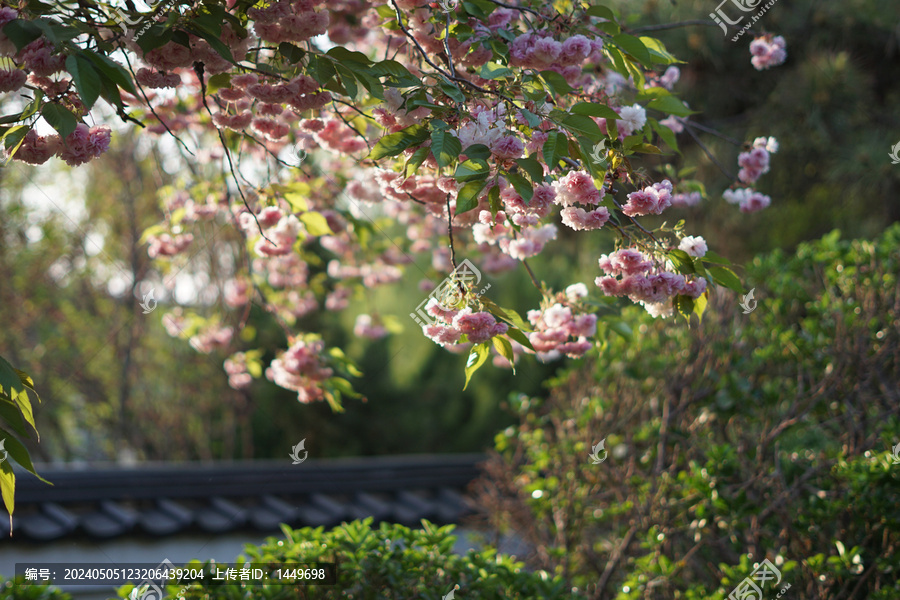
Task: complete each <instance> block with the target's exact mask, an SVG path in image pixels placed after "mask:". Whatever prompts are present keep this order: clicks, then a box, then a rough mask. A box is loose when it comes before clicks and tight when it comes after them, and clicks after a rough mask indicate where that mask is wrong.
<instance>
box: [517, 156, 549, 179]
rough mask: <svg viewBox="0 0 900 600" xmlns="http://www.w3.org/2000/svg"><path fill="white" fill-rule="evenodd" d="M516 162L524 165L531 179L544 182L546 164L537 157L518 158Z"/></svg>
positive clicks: (521, 165)
mask: <svg viewBox="0 0 900 600" xmlns="http://www.w3.org/2000/svg"><path fill="white" fill-rule="evenodd" d="M516 164H517V165H519V166H520V167H522V168H523V169H524V170H525V172H526V173H528V175H529V176H530V177H531V180H532V181H533V182H535V183H543V181H544V165H542V164H541V163H540V162H538V161H537V160H536V159H534V158H531V157H528V158H517V159H516Z"/></svg>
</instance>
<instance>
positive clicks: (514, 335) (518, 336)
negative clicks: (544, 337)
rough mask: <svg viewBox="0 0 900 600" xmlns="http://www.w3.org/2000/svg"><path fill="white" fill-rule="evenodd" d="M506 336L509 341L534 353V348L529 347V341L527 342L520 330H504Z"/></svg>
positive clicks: (526, 337)
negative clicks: (515, 342) (513, 341)
mask: <svg viewBox="0 0 900 600" xmlns="http://www.w3.org/2000/svg"><path fill="white" fill-rule="evenodd" d="M506 335H508V336H509V337H510V339H513V340H515V341H517V342H519V343H520V344H521V345H523V346H525V347H526V348H528V349H529V350H531V351H532V352H533V351H534V346H532V345H531V340H529V339H528V336H526V335H525V334H524V333H522V331H521V330H520V329H517V328H516V327H510V328H509V329H507V330H506Z"/></svg>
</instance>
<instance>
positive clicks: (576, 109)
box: [569, 102, 621, 119]
mask: <svg viewBox="0 0 900 600" xmlns="http://www.w3.org/2000/svg"><path fill="white" fill-rule="evenodd" d="M569 112H570V113H572V114H573V115H585V116H587V117H598V118H603V119H621V117H620V116H619V113H617V112H616V111H614V110H613V109H611V108H610V107H608V106H607V105H605V104H596V103H594V102H579V103H577V104H575V105H574V106H573V107H572V108H570V109H569Z"/></svg>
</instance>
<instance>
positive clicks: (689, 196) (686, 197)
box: [672, 192, 703, 208]
mask: <svg viewBox="0 0 900 600" xmlns="http://www.w3.org/2000/svg"><path fill="white" fill-rule="evenodd" d="M701 200H703V195H702V194H700V192H680V193H677V194H672V206H673V207H677V208H681V207H687V206H697V205H698V204H700V201H701Z"/></svg>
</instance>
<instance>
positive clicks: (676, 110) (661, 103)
mask: <svg viewBox="0 0 900 600" xmlns="http://www.w3.org/2000/svg"><path fill="white" fill-rule="evenodd" d="M647 108H655V109H656V110H659V111H662V112H664V113H668V114H670V115H675V116H676V117H687V116H690V115H693V114H696V112H697V111H693V110H691V109H689V108H688V107H687V106H685V105H684V102H682V101H681V100H679V99H678V98H676V97H675V96H665V97H663V98H655V99H653V100H651V101H650V102H648V103H647Z"/></svg>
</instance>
